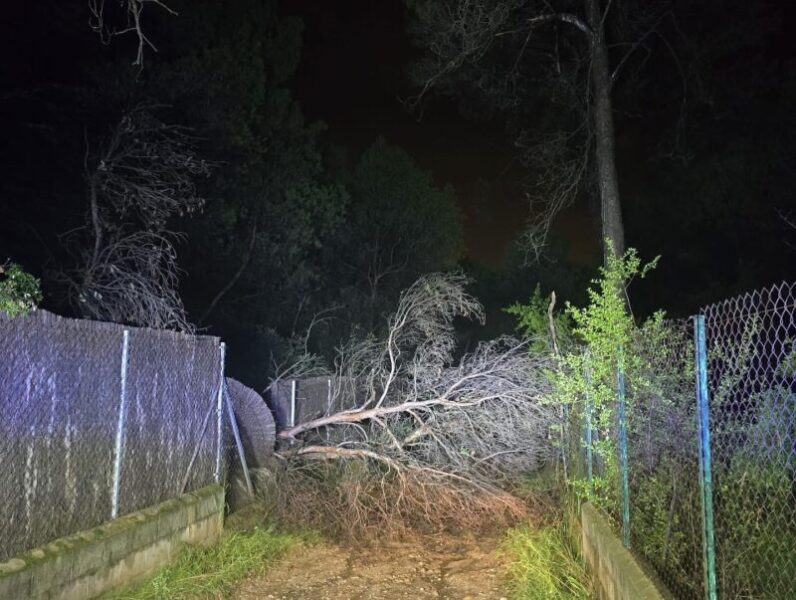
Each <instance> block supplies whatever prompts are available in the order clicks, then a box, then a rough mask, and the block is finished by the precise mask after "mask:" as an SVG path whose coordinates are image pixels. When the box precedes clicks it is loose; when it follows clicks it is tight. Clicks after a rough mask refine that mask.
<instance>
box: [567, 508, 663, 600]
mask: <svg viewBox="0 0 796 600" xmlns="http://www.w3.org/2000/svg"><path fill="white" fill-rule="evenodd" d="M580 514H581V549H582V552H583V557H584V558H585V559H586V564H587V565H588V567H589V571H590V572H591V574H592V575H593V576H594V580H595V582H596V584H597V591H598V594H599V596H600V598H601V599H602V600H663V598H664V595H663V594H662V593H661V592H660V591H659V589H658V588H657V587H656V586H655V584H654V583H653V582H652V580H651V579H650V578H649V577H648V576H647V575H646V574H645V573H644V571H643V570H642V569H641V567H640V566H639V565H638V563H637V562H636V560H635V558H633V555H632V554H631V553H630V552H629V551H628V550H627V549H626V548H625V547H624V546H623V545H622V542H621V541H620V540H619V538H618V537H617V536H616V535H615V534H614V532H613V529H611V525H610V523H608V521H607V520H606V518H605V517H604V516H603V515H602V514H601V513H600V512H599V511H598V510H597V508H595V507H594V506H592V505H591V504H589V503H586V504H584V505H583V506H582V507H581V513H580Z"/></svg>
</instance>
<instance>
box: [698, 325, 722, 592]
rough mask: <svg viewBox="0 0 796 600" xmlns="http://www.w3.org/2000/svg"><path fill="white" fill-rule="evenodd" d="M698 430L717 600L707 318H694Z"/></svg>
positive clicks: (707, 554)
mask: <svg viewBox="0 0 796 600" xmlns="http://www.w3.org/2000/svg"><path fill="white" fill-rule="evenodd" d="M694 351H695V356H694V359H695V362H696V369H695V370H696V396H697V411H696V413H697V426H698V428H699V436H698V439H699V475H700V477H699V484H700V490H701V492H702V559H703V560H702V565H703V570H704V575H705V598H707V599H708V600H716V598H717V591H716V544H715V536H714V530H713V475H712V468H711V458H710V396H709V391H708V358H707V355H708V353H707V339H706V337H705V316H704V315H697V316H696V317H694Z"/></svg>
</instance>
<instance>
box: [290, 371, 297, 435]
mask: <svg viewBox="0 0 796 600" xmlns="http://www.w3.org/2000/svg"><path fill="white" fill-rule="evenodd" d="M290 426H291V427H295V426H296V380H295V379H291V380H290Z"/></svg>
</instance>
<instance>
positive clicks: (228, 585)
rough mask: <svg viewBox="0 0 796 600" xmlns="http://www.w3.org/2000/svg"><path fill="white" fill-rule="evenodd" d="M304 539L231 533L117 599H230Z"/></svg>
mask: <svg viewBox="0 0 796 600" xmlns="http://www.w3.org/2000/svg"><path fill="white" fill-rule="evenodd" d="M303 537H304V536H301V535H297V534H287V533H279V532H277V531H275V530H274V529H272V528H270V527H269V528H265V529H263V528H254V529H252V530H251V531H231V532H228V533H226V534H225V535H224V537H223V538H222V540H221V541H220V542H219V543H218V544H217V545H215V546H212V547H199V546H186V547H185V548H183V550H182V551H181V553H180V555H179V557H178V558H177V560H176V561H175V562H174V563H172V564H171V565H168V566H166V567H164V568H162V569H161V570H160V571H158V572H157V573H156V574H155V576H153V577H152V578H150V579H148V580H146V581H145V582H143V583H141V584H139V585H137V586H135V587H133V588H128V589H127V590H124V591H122V592H120V593H118V594H116V595H114V596H112V597H113V599H114V600H188V599H191V600H194V599H202V598H207V599H210V598H212V599H219V598H227V597H229V595H230V594H231V593H232V591H233V590H234V588H235V586H236V584H238V583H239V582H240V581H241V580H242V579H243V578H244V577H246V576H247V575H249V574H250V573H254V572H257V571H260V570H262V569H264V568H266V567H267V566H268V565H269V564H271V563H273V562H274V561H275V560H276V559H278V558H279V557H280V556H282V555H283V554H284V553H285V551H286V550H287V549H288V548H290V546H292V545H293V544H295V543H296V542H298V541H299V540H300V539H302V538H303Z"/></svg>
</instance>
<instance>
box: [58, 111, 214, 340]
mask: <svg viewBox="0 0 796 600" xmlns="http://www.w3.org/2000/svg"><path fill="white" fill-rule="evenodd" d="M157 108H159V107H158V106H156V105H152V104H139V105H137V106H135V107H134V108H133V109H132V110H130V111H129V112H127V113H126V114H125V115H124V116H123V117H122V118H121V120H120V121H119V124H118V125H117V126H116V127H115V128H114V129H113V130H112V131H111V133H110V135H109V136H108V138H107V140H106V141H105V143H104V144H103V145H102V146H100V148H99V149H98V152H97V153H96V154H95V155H92V154H91V152H90V151H89V149H88V144H87V150H86V156H85V159H84V168H85V177H86V184H87V188H88V196H89V198H88V202H89V217H88V220H89V222H90V231H91V237H92V239H91V242H90V243H89V244H88V246H90V248H91V249H90V250H89V251H87V250H85V247H86V245H84V246H83V248H84V249H83V250H82V251H80V254H81V256H80V262H81V266H80V268H79V269H78V271H77V272H76V273H75V274H74V275H73V276H70V277H69V280H70V287H71V289H72V298H73V301H75V303H76V305H77V308H78V309H79V310H80V312H81V313H82V314H83V315H85V316H86V317H89V318H93V319H100V320H108V321H115V322H120V323H131V324H136V325H144V326H150V327H155V328H172V327H173V328H177V329H181V330H186V331H190V330H192V325H191V324H190V323H189V322H188V320H187V318H186V315H185V310H184V308H183V305H182V301H181V299H180V297H179V293H178V280H179V268H178V266H177V253H176V249H175V242H176V241H178V240H179V237H180V236H179V235H177V234H175V233H173V232H171V231H169V229H168V228H167V221H168V220H169V219H170V218H172V217H174V216H182V215H190V214H193V213H195V212H197V211H199V210H201V208H202V206H203V204H204V199H203V198H201V197H200V196H199V195H198V193H197V190H196V186H195V183H194V181H195V178H197V177H200V176H206V175H208V174H209V172H210V166H209V165H208V163H207V162H206V161H204V160H202V159H201V158H200V157H199V156H198V155H197V153H196V151H195V150H194V147H193V143H192V142H193V140H192V139H191V138H190V137H189V136H188V133H187V131H186V130H185V129H184V128H181V127H178V126H175V125H168V124H166V123H163V122H162V121H160V120H158V119H157V118H156V117H155V116H154V113H153V111H154V110H156V109H157Z"/></svg>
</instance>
